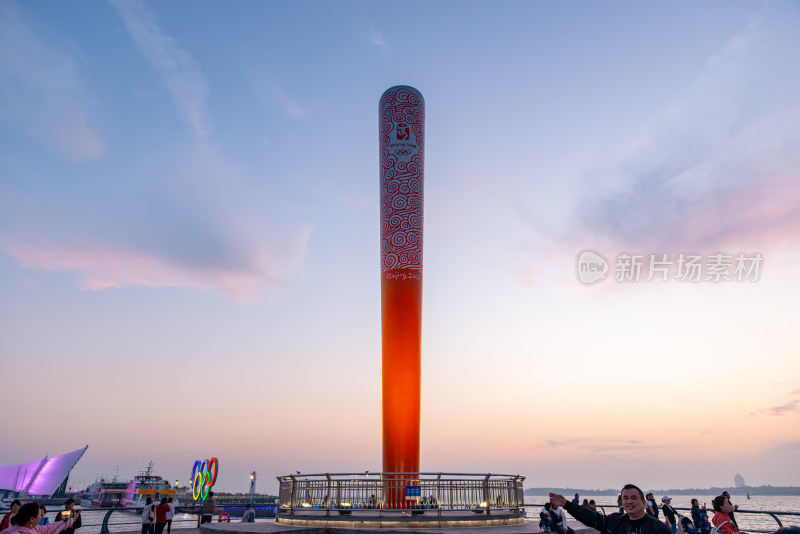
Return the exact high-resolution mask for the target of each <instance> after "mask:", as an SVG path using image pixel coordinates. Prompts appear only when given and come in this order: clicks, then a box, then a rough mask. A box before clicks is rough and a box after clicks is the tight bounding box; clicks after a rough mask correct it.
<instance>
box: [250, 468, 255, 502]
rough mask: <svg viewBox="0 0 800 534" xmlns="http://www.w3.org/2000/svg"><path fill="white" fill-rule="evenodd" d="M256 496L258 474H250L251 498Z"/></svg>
mask: <svg viewBox="0 0 800 534" xmlns="http://www.w3.org/2000/svg"><path fill="white" fill-rule="evenodd" d="M255 496H256V472H255V471H253V472H252V473H250V497H255Z"/></svg>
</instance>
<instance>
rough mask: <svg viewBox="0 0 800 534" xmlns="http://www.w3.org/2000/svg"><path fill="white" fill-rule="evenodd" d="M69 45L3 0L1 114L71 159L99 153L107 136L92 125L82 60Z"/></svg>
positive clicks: (0, 14) (0, 5)
mask: <svg viewBox="0 0 800 534" xmlns="http://www.w3.org/2000/svg"><path fill="white" fill-rule="evenodd" d="M66 50H68V47H66V46H64V45H63V43H58V42H50V41H48V40H47V39H45V38H43V37H41V36H40V35H38V34H37V33H36V32H35V31H34V30H33V29H32V25H31V20H30V19H29V18H28V16H27V15H25V14H23V13H22V12H20V11H19V10H18V9H17V8H16V7H15V6H14V4H13V3H12V2H2V3H0V120H6V121H9V122H11V123H13V124H14V125H15V126H16V127H18V128H20V129H21V130H22V131H24V132H26V133H27V134H28V135H29V136H31V137H32V138H34V139H36V140H38V141H39V142H41V143H44V144H45V145H47V146H49V147H51V148H53V149H55V150H56V151H58V152H59V153H61V154H62V155H64V156H66V157H67V158H69V159H73V160H86V159H96V158H99V157H100V156H102V154H103V151H104V146H103V140H102V139H101V137H100V135H99V134H98V133H97V131H96V130H95V127H94V126H93V125H92V122H93V121H92V119H91V117H90V113H89V108H90V106H89V105H88V104H87V101H88V98H87V95H86V93H85V90H84V85H85V82H84V75H83V74H82V72H81V69H80V63H79V62H78V61H76V59H75V58H74V57H73V56H72V55H70V54H69V53H68V52H67V51H66Z"/></svg>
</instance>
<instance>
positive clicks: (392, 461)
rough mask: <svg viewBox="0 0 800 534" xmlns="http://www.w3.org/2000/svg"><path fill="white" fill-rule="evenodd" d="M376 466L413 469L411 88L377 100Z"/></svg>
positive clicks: (416, 324)
mask: <svg viewBox="0 0 800 534" xmlns="http://www.w3.org/2000/svg"><path fill="white" fill-rule="evenodd" d="M379 120H380V123H379V133H378V135H379V146H380V173H381V177H380V180H381V327H382V342H383V471H384V472H385V473H416V472H418V471H419V409H420V349H421V345H420V342H421V333H422V226H423V194H424V191H423V189H424V185H425V171H424V165H425V100H424V99H423V98H422V95H421V94H420V92H419V91H417V90H416V89H414V88H413V87H408V86H405V85H399V86H396V87H392V88H390V89H387V90H386V92H385V93H383V96H381V100H380V119H379Z"/></svg>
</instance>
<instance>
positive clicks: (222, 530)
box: [180, 521, 597, 534]
mask: <svg viewBox="0 0 800 534" xmlns="http://www.w3.org/2000/svg"><path fill="white" fill-rule="evenodd" d="M570 526H571V527H572V528H573V529H575V532H576V534H597V531H596V530H594V529H591V528H586V527H584V526H583V525H581V524H580V523H578V524H577V525H576V523H575V522H574V521H573V522H571V523H570ZM576 526H578V527H581V528H575V527H576ZM282 532H285V533H287V534H288V533H294V534H325V533H329V534H346V533H354V534H372V533H376V534H388V533H391V532H401V533H403V534H417V533H425V534H433V533H441V534H462V533H464V534H538V533H539V532H541V531H540V530H539V521H527V522H526V523H525V524H524V525H514V526H506V527H474V528H452V529H442V528H433V529H379V530H376V529H354V528H337V527H335V526H331V527H330V528H328V529H327V530H326V529H325V528H322V527H287V526H284V525H280V524H278V523H275V522H259V523H235V522H233V523H211V524H207V525H203V528H202V530H200V529H192V530H191V532H189V531H188V530H187V531H186V534H226V533H229V534H245V533H247V534H273V533H282ZM180 534H184V531H183V530H181V531H180Z"/></svg>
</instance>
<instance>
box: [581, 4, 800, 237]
mask: <svg viewBox="0 0 800 534" xmlns="http://www.w3.org/2000/svg"><path fill="white" fill-rule="evenodd" d="M786 26H787V25H784V24H782V21H779V20H775V18H774V17H772V18H771V16H770V13H769V11H768V10H766V11H765V12H764V13H762V15H761V16H760V17H758V18H755V19H753V21H752V22H751V23H750V24H749V25H748V27H747V28H746V29H744V30H743V31H742V33H741V34H740V35H737V36H735V37H734V38H733V39H731V41H730V42H729V44H728V45H727V46H726V47H724V49H722V50H721V51H720V52H719V53H718V54H715V55H714V56H713V57H710V58H709V59H708V61H707V64H706V67H705V70H704V72H703V74H702V75H701V76H700V77H699V78H698V79H697V80H695V82H694V84H693V87H692V88H691V90H690V91H688V94H687V96H686V97H684V98H682V99H681V100H679V101H677V102H675V104H674V105H673V106H672V107H671V109H670V110H669V111H668V112H667V113H665V114H664V115H663V117H662V118H661V119H660V120H659V121H658V122H657V123H656V124H654V125H652V126H651V127H650V128H649V129H648V130H647V131H644V132H643V133H642V134H641V136H640V138H639V139H638V140H637V141H636V142H635V143H633V146H632V148H630V149H629V150H628V151H627V153H626V154H625V155H623V156H621V157H620V158H619V159H618V160H617V162H616V164H615V165H613V166H612V167H610V168H606V169H604V170H603V171H602V175H601V176H591V177H587V178H588V179H589V183H596V184H602V187H603V188H604V189H600V188H599V187H597V186H595V187H591V186H590V192H589V194H588V195H587V196H586V197H585V198H584V199H583V201H582V203H581V205H580V206H579V212H580V213H581V214H582V216H581V225H580V228H579V229H578V232H579V233H582V234H583V235H586V234H587V233H588V234H591V235H596V236H603V237H606V238H608V239H610V240H612V241H615V242H616V243H618V244H620V245H621V246H628V247H634V246H635V247H648V251H650V250H651V249H652V251H656V250H662V249H663V250H664V251H667V250H669V251H673V250H676V249H691V248H696V249H701V250H703V251H713V250H715V249H718V248H721V247H748V246H749V248H750V249H753V248H754V247H759V246H761V247H769V246H773V245H775V244H776V243H777V244H785V243H790V242H795V241H796V240H797V238H798V236H800V211H798V210H797V209H796V206H797V205H798V204H800V181H798V177H800V130H798V129H797V127H796V125H797V124H798V123H800V106H798V104H797V99H796V95H795V94H794V92H793V91H792V90H790V89H788V88H790V87H797V86H798V85H800V64H798V63H797V62H796V61H789V62H786V61H781V60H779V58H780V57H785V55H786V51H787V50H791V49H796V48H797V47H799V46H800V37H798V35H797V33H796V32H794V31H793V30H792V29H791V28H787V27H786ZM609 188H610V189H611V190H612V191H611V193H609Z"/></svg>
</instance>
